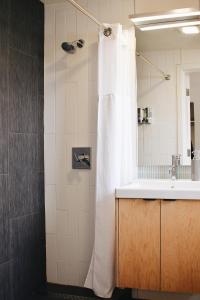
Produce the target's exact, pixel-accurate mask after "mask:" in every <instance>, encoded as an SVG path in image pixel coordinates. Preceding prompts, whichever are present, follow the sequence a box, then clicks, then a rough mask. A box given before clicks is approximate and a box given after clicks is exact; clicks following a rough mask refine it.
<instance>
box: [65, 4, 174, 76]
mask: <svg viewBox="0 0 200 300" xmlns="http://www.w3.org/2000/svg"><path fill="white" fill-rule="evenodd" d="M65 1H68V2H69V3H71V4H72V5H73V6H74V7H76V8H77V9H78V10H80V11H81V12H82V13H83V14H84V15H86V16H87V17H88V18H90V19H91V20H92V21H93V22H95V23H96V24H97V25H98V26H99V27H103V28H104V35H105V36H107V37H108V36H110V35H111V34H112V28H110V27H107V26H105V25H104V24H102V23H101V22H99V21H98V20H97V19H96V18H95V17H94V16H93V15H92V14H91V13H90V12H88V11H87V10H86V9H84V8H83V7H82V6H81V5H79V4H78V3H77V2H76V1H74V0H65ZM136 55H137V56H138V57H140V58H141V59H142V60H144V61H145V62H146V63H148V64H149V65H151V66H153V67H154V68H155V69H156V70H157V71H158V72H159V73H161V75H162V77H163V78H164V79H165V80H170V75H169V74H166V73H165V72H163V71H162V70H161V69H160V68H158V67H157V66H156V65H154V64H153V63H152V62H151V61H150V60H149V59H147V58H146V57H145V56H144V55H143V54H141V53H140V52H136Z"/></svg>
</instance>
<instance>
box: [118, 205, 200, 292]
mask: <svg viewBox="0 0 200 300" xmlns="http://www.w3.org/2000/svg"><path fill="white" fill-rule="evenodd" d="M116 216H117V217H116V227H117V230H116V232H117V236H116V241H117V257H116V260H117V268H116V281H117V286H118V287H121V288H126V287H127V288H138V289H146V290H155V291H156V290H160V291H171V292H192V293H198V292H200V201H195V200H194V201H193V200H177V201H164V200H154V201H153V200H144V199H118V200H117V202H116Z"/></svg>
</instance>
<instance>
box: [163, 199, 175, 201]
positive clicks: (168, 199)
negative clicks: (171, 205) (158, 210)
mask: <svg viewBox="0 0 200 300" xmlns="http://www.w3.org/2000/svg"><path fill="white" fill-rule="evenodd" d="M163 201H176V199H163Z"/></svg>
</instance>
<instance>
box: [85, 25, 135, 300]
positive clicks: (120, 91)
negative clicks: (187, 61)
mask: <svg viewBox="0 0 200 300" xmlns="http://www.w3.org/2000/svg"><path fill="white" fill-rule="evenodd" d="M135 46H136V41H135V31H134V28H131V29H130V30H122V26H121V25H120V24H117V25H113V26H112V35H111V36H110V37H105V36H104V34H103V32H100V40H99V106H98V132H97V179H96V219H95V242H94V249H93V256H92V260H91V264H90V268H89V271H88V275H87V278H86V282H85V287H88V288H91V289H93V291H94V292H95V294H96V295H97V296H99V297H103V298H110V297H111V296H112V292H113V289H114V287H115V188H116V187H117V186H121V185H124V184H128V183H131V182H132V180H133V179H134V178H136V177H137V104H136V61H135Z"/></svg>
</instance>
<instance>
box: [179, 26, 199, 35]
mask: <svg viewBox="0 0 200 300" xmlns="http://www.w3.org/2000/svg"><path fill="white" fill-rule="evenodd" d="M181 31H182V32H183V33H185V34H198V33H199V27H197V26H187V27H182V28H181Z"/></svg>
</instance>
